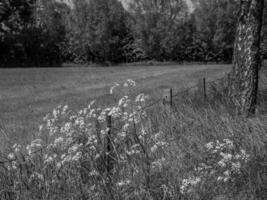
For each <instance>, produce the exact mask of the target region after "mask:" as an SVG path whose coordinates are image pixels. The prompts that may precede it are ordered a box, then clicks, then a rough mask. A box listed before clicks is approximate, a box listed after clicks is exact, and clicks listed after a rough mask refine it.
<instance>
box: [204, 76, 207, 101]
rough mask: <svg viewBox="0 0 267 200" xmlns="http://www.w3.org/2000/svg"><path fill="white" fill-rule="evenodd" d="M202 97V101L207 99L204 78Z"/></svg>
mask: <svg viewBox="0 0 267 200" xmlns="http://www.w3.org/2000/svg"><path fill="white" fill-rule="evenodd" d="M203 97H204V100H206V99H207V86H206V78H205V77H204V78H203Z"/></svg>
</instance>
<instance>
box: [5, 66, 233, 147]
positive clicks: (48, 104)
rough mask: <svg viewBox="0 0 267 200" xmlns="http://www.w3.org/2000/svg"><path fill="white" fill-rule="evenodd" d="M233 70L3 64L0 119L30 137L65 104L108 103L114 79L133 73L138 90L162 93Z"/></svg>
mask: <svg viewBox="0 0 267 200" xmlns="http://www.w3.org/2000/svg"><path fill="white" fill-rule="evenodd" d="M229 70H230V66H229V65H180V66H146V67H141V66H133V67H129V66H128V67H94V68H92V67H88V68H82V67H79V68H77V67H76V68H75V67H73V68H29V69H0V91H1V92H0V105H1V106H0V113H1V114H0V123H1V127H2V128H3V127H4V130H6V131H7V132H8V134H9V135H12V140H14V141H20V142H21V141H22V142H25V141H27V140H29V139H30V138H31V137H33V135H34V134H35V132H36V131H37V128H38V124H40V122H41V120H42V117H43V116H44V115H45V114H46V113H47V112H50V111H51V110H52V109H53V108H54V107H56V106H57V105H59V104H61V105H64V104H68V105H70V106H71V107H72V108H75V109H78V108H82V107H83V106H85V105H87V104H88V103H89V102H90V101H91V100H93V99H98V101H99V102H100V103H101V104H105V103H108V102H109V98H106V97H107V94H108V93H109V88H110V86H112V85H113V83H114V82H118V83H120V82H123V81H125V80H126V79H128V78H132V79H134V80H136V81H137V84H138V87H137V88H136V92H146V93H150V94H151V95H153V96H155V97H156V96H159V95H160V91H161V90H160V88H162V87H172V88H173V89H174V90H175V91H178V90H180V89H182V88H186V87H189V86H191V85H193V84H196V83H197V81H198V80H199V79H200V78H201V77H203V76H205V77H207V79H208V80H213V79H217V78H219V77H222V76H223V74H224V73H225V72H228V71H229ZM102 97H105V98H102Z"/></svg>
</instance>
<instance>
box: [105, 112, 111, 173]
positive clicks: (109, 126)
mask: <svg viewBox="0 0 267 200" xmlns="http://www.w3.org/2000/svg"><path fill="white" fill-rule="evenodd" d="M111 125H112V119H111V115H108V116H107V128H108V131H107V149H106V154H107V157H106V159H107V160H106V162H107V165H106V168H107V175H108V176H110V173H111V170H112V166H111V165H112V163H111V153H112V143H111V134H112V132H111V128H112V126H111Z"/></svg>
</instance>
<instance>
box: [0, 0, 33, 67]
mask: <svg viewBox="0 0 267 200" xmlns="http://www.w3.org/2000/svg"><path fill="white" fill-rule="evenodd" d="M34 5H35V0H24V1H16V0H3V1H1V2H0V60H1V64H2V65H6V64H7V63H8V62H10V60H13V61H14V59H15V58H18V59H19V60H18V62H20V60H23V56H24V51H23V45H22V43H21V40H20V39H19V36H20V34H21V32H22V31H23V30H24V29H25V28H27V27H28V25H29V24H30V23H31V22H32V19H33V10H34Z"/></svg>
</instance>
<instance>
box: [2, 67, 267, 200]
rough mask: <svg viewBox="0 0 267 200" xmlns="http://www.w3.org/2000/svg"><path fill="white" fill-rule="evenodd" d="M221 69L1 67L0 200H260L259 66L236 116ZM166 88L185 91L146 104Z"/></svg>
mask: <svg viewBox="0 0 267 200" xmlns="http://www.w3.org/2000/svg"><path fill="white" fill-rule="evenodd" d="M229 70H230V66H228V65H185V66H182V65H180V66H153V67H152V66H150V67H149V66H148V67H138V66H135V67H127V68H126V67H109V68H93V67H90V68H56V69H24V70H22V69H17V70H13V71H12V70H10V69H9V70H2V75H3V74H5V76H3V77H5V78H6V80H5V81H3V82H2V86H1V87H2V91H4V92H3V93H2V94H4V96H2V99H1V101H2V102H3V104H2V105H4V106H3V107H1V111H2V113H4V115H2V116H1V118H2V119H1V120H2V126H3V127H5V129H4V131H3V132H2V133H4V132H5V133H7V134H6V137H5V138H4V140H1V141H2V144H1V147H2V148H4V151H3V153H0V199H5V200H13V199H21V200H26V199H27V200H28V199H30V200H36V199H49V200H50V199H51V200H56V199H64V200H69V199H75V200H76V199H77V200H78V199H81V200H85V199H86V200H89V199H91V200H98V199H99V200H103V199H108V200H109V199H113V200H124V199H133V200H139V199H142V200H152V199H153V200H154V199H155V200H167V199H168V200H176V199H181V200H189V199H190V200H191V199H192V200H202V199H207V200H241V199H242V200H244V199H247V200H250V199H253V200H263V199H266V198H267V192H266V184H267V176H266V174H267V156H266V155H267V148H266V147H267V146H266V141H267V134H266V133H267V118H266V111H267V106H266V99H267V98H266V97H267V96H266V82H267V76H266V75H267V70H266V68H263V69H262V70H261V71H260V92H259V103H258V107H257V113H256V115H255V116H253V117H250V118H246V117H243V116H241V115H239V114H237V113H236V112H235V107H234V101H233V100H232V99H231V98H230V96H229V94H230V93H229V83H230V82H229V80H228V79H227V78H223V77H225V74H226V73H227V72H229ZM11 77H16V79H12V78H11ZM203 77H206V78H207V81H209V84H208V87H207V89H208V93H207V98H204V97H203V93H202V89H203V88H202V87H201V83H200V82H199V80H200V79H202V78H203ZM212 80H216V81H214V82H213V81H212ZM115 82H117V83H118V84H115ZM195 85H196V86H197V87H196V89H195V90H193V91H191V92H185V90H184V89H185V88H188V87H191V86H195ZM5 86H6V87H5ZM8 86H9V87H8ZM34 86H35V87H34ZM166 87H172V88H173V90H174V93H176V92H178V91H184V92H180V93H179V95H178V96H176V97H175V100H174V102H173V105H172V107H171V108H170V107H168V106H165V105H163V104H155V105H154V106H153V107H147V105H150V103H151V102H150V101H153V100H155V99H159V98H161V97H162V89H163V88H166ZM198 88H199V89H198ZM93 99H96V101H95V103H93V102H92V100H93ZM65 104H67V105H68V106H67V105H65ZM58 105H61V106H58ZM144 108H146V109H144ZM29 110H30V111H31V112H29ZM47 113H49V114H48V115H47ZM44 115H45V117H44ZM43 117H44V118H43ZM12 121H13V122H12ZM11 122H12V123H11ZM38 125H41V126H39V127H38ZM9 129H13V131H14V132H13V133H12V132H8V131H9ZM4 135H5V134H4ZM2 136H3V134H2ZM3 141H4V142H3ZM9 142H10V143H9ZM15 143H16V144H15Z"/></svg>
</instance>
